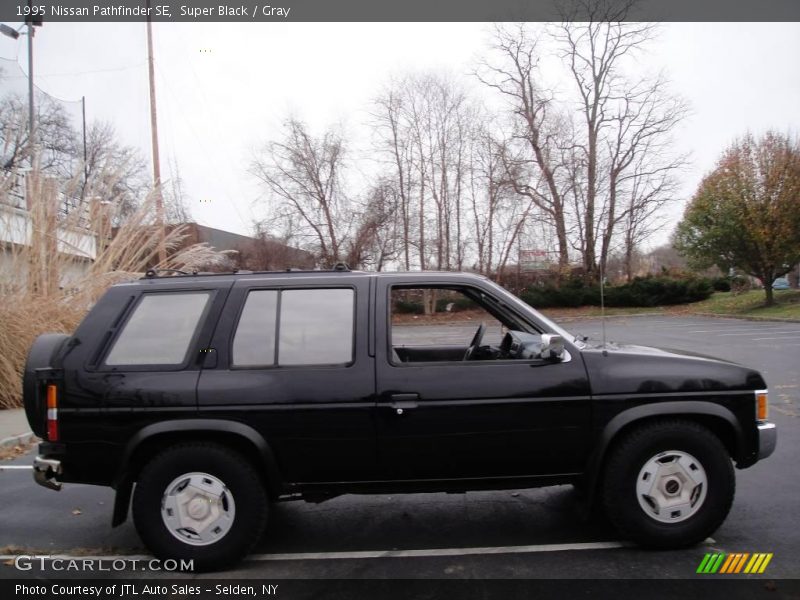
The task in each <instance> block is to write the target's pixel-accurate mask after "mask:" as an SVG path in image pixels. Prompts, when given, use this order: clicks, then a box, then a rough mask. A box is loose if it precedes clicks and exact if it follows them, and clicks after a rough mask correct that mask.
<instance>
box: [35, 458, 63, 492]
mask: <svg viewBox="0 0 800 600" xmlns="http://www.w3.org/2000/svg"><path fill="white" fill-rule="evenodd" d="M62 472H63V470H62V468H61V461H60V460H56V459H54V458H47V457H44V456H41V455H40V456H37V457H36V458H34V459H33V478H34V480H35V481H36V483H38V484H39V485H41V486H44V487H46V488H49V489H51V490H56V491H59V490H61V482H60V481H58V479H57V477H59V476H60V475H61V473H62Z"/></svg>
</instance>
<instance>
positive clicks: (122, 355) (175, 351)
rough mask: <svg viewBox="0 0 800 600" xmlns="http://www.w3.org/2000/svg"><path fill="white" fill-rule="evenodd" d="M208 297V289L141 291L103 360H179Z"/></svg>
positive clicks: (176, 362) (167, 362) (124, 362)
mask: <svg viewBox="0 0 800 600" xmlns="http://www.w3.org/2000/svg"><path fill="white" fill-rule="evenodd" d="M209 297H210V293H209V292H179V293H163V294H144V295H143V296H142V299H141V300H140V302H139V304H138V305H137V306H136V308H135V309H134V311H133V314H132V315H131V316H130V318H129V319H128V322H127V323H125V326H124V328H123V329H122V331H121V332H120V334H119V336H118V337H117V340H116V341H115V342H114V345H113V346H112V347H111V351H110V352H109V353H108V357H107V358H106V361H105V364H106V365H109V366H117V365H180V364H182V363H183V362H184V361H185V360H186V353H187V352H188V351H189V345H190V344H191V342H192V339H193V338H194V335H195V333H196V331H197V327H198V324H199V322H200V318H201V317H202V315H203V312H204V311H205V309H206V306H207V305H208V299H209Z"/></svg>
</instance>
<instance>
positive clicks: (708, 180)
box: [675, 132, 800, 306]
mask: <svg viewBox="0 0 800 600" xmlns="http://www.w3.org/2000/svg"><path fill="white" fill-rule="evenodd" d="M675 246H676V247H677V248H678V249H679V250H680V251H681V252H682V253H683V254H684V255H685V256H686V257H687V258H688V259H689V261H690V263H693V264H694V265H695V266H697V267H708V266H711V265H717V266H718V267H719V268H721V269H723V270H727V269H729V268H731V267H736V268H738V269H740V270H742V271H743V272H745V273H747V274H748V275H752V276H753V277H756V278H757V279H759V280H760V281H761V283H762V284H763V286H764V291H765V293H766V304H767V305H768V306H769V305H772V304H773V303H774V299H773V294H772V282H773V281H774V280H775V278H776V277H780V276H781V275H785V274H786V273H788V272H789V270H790V269H791V268H792V267H793V266H794V265H796V264H797V263H798V262H800V143H798V140H797V139H793V138H791V137H790V136H786V135H782V134H779V133H776V132H768V133H766V134H765V135H764V136H762V137H761V138H759V139H755V138H754V137H753V136H752V135H750V134H748V135H746V136H744V137H743V138H742V139H740V140H737V141H736V142H734V143H733V144H732V145H731V146H730V147H729V148H728V149H727V150H726V151H725V153H724V154H723V155H722V158H721V159H720V160H719V162H718V163H717V166H716V168H715V169H714V170H713V171H712V172H711V173H710V174H708V175H707V176H706V177H705V178H704V179H703V181H702V182H701V183H700V186H699V188H698V190H697V192H696V193H695V195H694V197H693V198H692V200H691V202H690V203H689V205H688V206H687V207H686V211H685V213H684V216H683V221H682V222H681V223H680V224H679V225H678V229H677V231H676V235H675Z"/></svg>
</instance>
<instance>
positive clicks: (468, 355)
mask: <svg viewBox="0 0 800 600" xmlns="http://www.w3.org/2000/svg"><path fill="white" fill-rule="evenodd" d="M485 333H486V323H481V324H480V325H478V330H477V331H476V332H475V335H473V336H472V341H471V342H470V343H469V348H467V351H466V352H465V353H464V360H474V359H473V358H472V357H473V356H475V353H476V352H477V351H478V348H480V347H481V342H482V341H483V335H484V334H485Z"/></svg>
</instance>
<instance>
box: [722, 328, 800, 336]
mask: <svg viewBox="0 0 800 600" xmlns="http://www.w3.org/2000/svg"><path fill="white" fill-rule="evenodd" d="M754 333H773V334H775V335H778V334H783V335H788V334H793V335H798V333H800V332H797V331H764V330H763V329H754V330H753V331H750V332H748V333H720V334H719V337H723V336H726V335H753V334H754Z"/></svg>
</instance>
